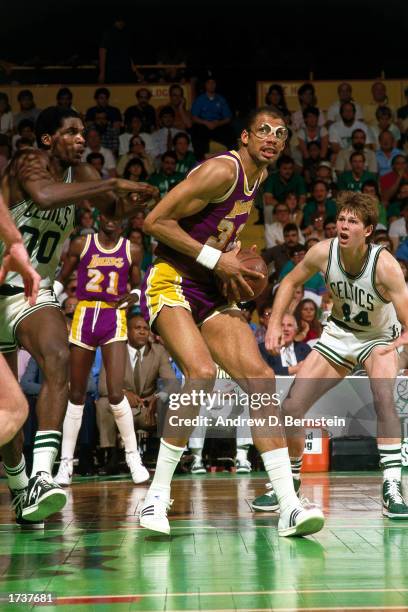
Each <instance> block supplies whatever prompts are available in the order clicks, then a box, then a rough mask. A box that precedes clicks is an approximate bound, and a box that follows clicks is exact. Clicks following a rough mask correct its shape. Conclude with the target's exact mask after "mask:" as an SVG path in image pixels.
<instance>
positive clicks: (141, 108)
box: [125, 87, 157, 147]
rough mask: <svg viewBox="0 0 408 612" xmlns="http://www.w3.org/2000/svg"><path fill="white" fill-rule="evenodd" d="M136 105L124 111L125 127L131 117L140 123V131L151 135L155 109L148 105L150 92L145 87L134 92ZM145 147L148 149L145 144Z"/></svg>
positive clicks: (154, 125) (154, 123) (154, 126)
mask: <svg viewBox="0 0 408 612" xmlns="http://www.w3.org/2000/svg"><path fill="white" fill-rule="evenodd" d="M135 95H136V100H137V104H133V106H129V107H128V108H127V109H126V110H125V125H130V124H131V121H132V118H133V117H139V119H140V121H141V122H142V125H141V128H140V131H141V132H142V133H143V132H146V133H147V134H151V133H152V132H153V130H155V129H156V124H157V121H156V109H155V108H154V106H152V105H151V104H150V98H151V97H152V92H151V91H150V90H149V89H147V87H141V88H140V89H137V90H136V93H135ZM146 146H147V147H148V145H147V143H146Z"/></svg>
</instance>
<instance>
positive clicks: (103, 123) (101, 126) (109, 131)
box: [89, 110, 119, 156]
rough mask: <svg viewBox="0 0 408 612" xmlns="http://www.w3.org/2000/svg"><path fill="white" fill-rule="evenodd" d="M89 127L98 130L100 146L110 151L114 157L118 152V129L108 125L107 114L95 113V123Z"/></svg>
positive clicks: (100, 111) (102, 112)
mask: <svg viewBox="0 0 408 612" xmlns="http://www.w3.org/2000/svg"><path fill="white" fill-rule="evenodd" d="M89 127H90V128H93V129H95V130H98V132H99V135H100V137H101V144H102V146H103V147H105V148H106V149H110V150H111V151H112V153H113V154H114V155H115V156H116V155H117V154H118V151H119V128H114V127H113V126H112V125H111V124H110V123H109V121H108V113H107V112H106V111H102V110H98V111H96V113H95V121H94V122H93V123H91V124H90V126H89Z"/></svg>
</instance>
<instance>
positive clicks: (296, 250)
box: [279, 244, 326, 295]
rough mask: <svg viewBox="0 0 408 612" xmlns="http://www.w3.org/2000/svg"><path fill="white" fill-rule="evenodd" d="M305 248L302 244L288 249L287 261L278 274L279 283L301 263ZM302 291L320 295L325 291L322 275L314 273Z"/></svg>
mask: <svg viewBox="0 0 408 612" xmlns="http://www.w3.org/2000/svg"><path fill="white" fill-rule="evenodd" d="M306 250H307V248H306V246H305V245H304V244H295V245H294V246H292V247H290V248H289V261H287V262H286V263H285V265H284V266H283V268H282V270H281V271H280V274H279V281H281V280H282V279H283V278H285V276H286V275H287V274H289V272H290V271H291V270H293V268H294V267H295V266H296V265H297V264H298V263H299V262H301V261H302V259H303V258H304V256H305V255H306ZM304 289H305V290H306V289H307V290H308V291H311V292H313V293H314V294H316V295H321V294H322V293H324V292H325V291H326V285H325V283H324V278H323V275H322V274H321V273H320V272H316V274H314V275H313V276H312V277H311V278H309V280H307V281H306V283H305V285H304Z"/></svg>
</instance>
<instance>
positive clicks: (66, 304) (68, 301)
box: [61, 296, 79, 315]
mask: <svg viewBox="0 0 408 612" xmlns="http://www.w3.org/2000/svg"><path fill="white" fill-rule="evenodd" d="M78 302H79V300H78V298H77V297H75V296H71V297H67V298H65V300H64V301H63V302H62V304H61V309H62V312H63V313H64V315H73V314H74V312H75V308H76V306H77V304H78Z"/></svg>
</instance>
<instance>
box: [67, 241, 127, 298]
mask: <svg viewBox="0 0 408 612" xmlns="http://www.w3.org/2000/svg"><path fill="white" fill-rule="evenodd" d="M131 264H132V257H131V254H130V242H129V240H126V239H125V238H120V239H119V241H118V243H117V245H116V246H115V247H114V248H113V249H105V248H103V247H102V246H101V244H100V243H99V240H98V235H97V234H89V235H88V236H87V239H86V243H85V246H84V249H83V251H82V253H81V258H80V261H79V265H78V286H77V298H78V299H79V300H90V301H92V300H97V301H98V302H116V301H117V300H118V298H119V296H121V295H123V294H124V293H126V289H127V281H128V276H129V268H130V266H131Z"/></svg>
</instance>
